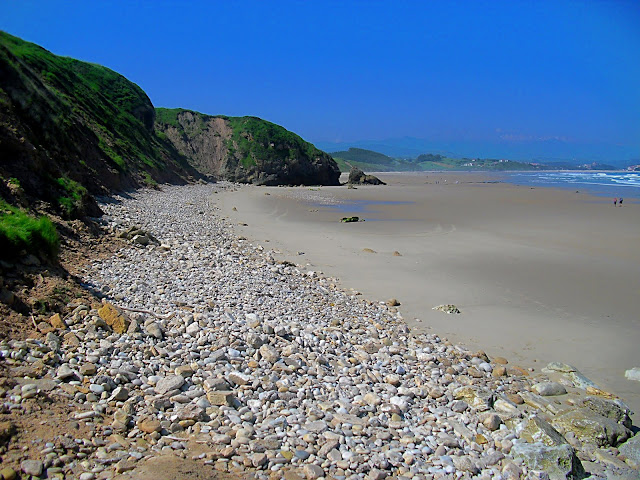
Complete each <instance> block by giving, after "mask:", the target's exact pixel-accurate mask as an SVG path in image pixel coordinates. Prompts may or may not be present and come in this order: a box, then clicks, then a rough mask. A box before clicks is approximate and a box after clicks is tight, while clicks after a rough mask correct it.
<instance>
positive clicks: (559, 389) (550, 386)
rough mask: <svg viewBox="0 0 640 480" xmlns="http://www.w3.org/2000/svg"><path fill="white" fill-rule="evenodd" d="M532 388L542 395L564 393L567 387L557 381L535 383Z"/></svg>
mask: <svg viewBox="0 0 640 480" xmlns="http://www.w3.org/2000/svg"><path fill="white" fill-rule="evenodd" d="M532 388H533V390H534V391H535V392H536V393H537V394H538V395H540V396H542V397H550V396H556V395H565V394H566V393H567V389H566V388H564V386H563V385H561V384H559V383H557V382H543V383H536V384H535V385H534V386H533V387H532Z"/></svg>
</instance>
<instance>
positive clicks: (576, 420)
mask: <svg viewBox="0 0 640 480" xmlns="http://www.w3.org/2000/svg"><path fill="white" fill-rule="evenodd" d="M551 424H552V425H553V426H554V427H555V428H556V429H558V430H559V431H560V432H563V433H564V434H566V433H567V432H573V433H574V434H575V436H576V437H577V438H578V439H580V441H582V442H584V443H593V444H594V445H596V446H598V447H610V446H611V447H615V446H617V445H618V444H620V443H622V442H624V441H626V440H627V439H628V438H629V437H631V430H629V429H628V428H627V427H625V426H624V425H621V424H620V423H618V422H616V421H615V420H612V419H611V418H607V417H604V416H602V415H600V414H598V413H596V412H594V411H593V410H591V409H589V408H584V407H583V408H576V409H574V410H569V411H568V412H566V413H563V414H561V415H558V416H556V417H555V418H554V419H553V420H552V421H551Z"/></svg>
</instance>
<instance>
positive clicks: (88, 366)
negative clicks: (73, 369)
mask: <svg viewBox="0 0 640 480" xmlns="http://www.w3.org/2000/svg"><path fill="white" fill-rule="evenodd" d="M97 371H98V367H96V366H95V364H93V363H85V364H83V365H82V366H81V367H80V373H81V374H82V375H95V374H96V373H97Z"/></svg>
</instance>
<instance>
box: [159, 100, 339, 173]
mask: <svg viewBox="0 0 640 480" xmlns="http://www.w3.org/2000/svg"><path fill="white" fill-rule="evenodd" d="M157 113H158V115H157V117H156V129H157V130H158V132H161V135H163V136H165V137H166V138H167V140H168V141H169V142H171V144H172V145H173V146H175V148H176V149H177V150H178V151H179V152H180V153H181V154H182V155H184V157H185V158H186V159H187V160H188V162H189V163H190V164H191V165H192V166H193V167H195V168H196V169H198V171H200V172H202V173H203V174H206V175H210V176H212V177H213V178H215V179H217V180H229V181H233V182H241V183H254V184H257V185H338V184H339V182H338V179H339V177H340V170H339V169H338V165H337V164H336V163H335V161H334V160H333V158H331V156H330V155H328V154H327V153H325V152H322V151H321V150H318V149H317V148H315V147H314V146H313V145H312V144H310V143H308V142H305V141H304V140H303V139H302V138H300V137H299V136H298V135H296V134H294V133H292V132H289V131H288V130H286V129H285V128H283V127H281V126H279V125H276V124H273V123H271V122H267V121H266V120H262V119H260V118H257V117H225V116H210V115H205V114H202V113H198V112H192V111H189V110H182V109H172V110H169V109H166V108H158V109H157Z"/></svg>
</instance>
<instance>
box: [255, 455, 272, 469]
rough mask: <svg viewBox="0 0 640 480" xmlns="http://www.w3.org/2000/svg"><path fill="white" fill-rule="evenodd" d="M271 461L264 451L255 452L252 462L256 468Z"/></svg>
mask: <svg viewBox="0 0 640 480" xmlns="http://www.w3.org/2000/svg"><path fill="white" fill-rule="evenodd" d="M267 463H269V459H268V458H267V456H266V455H265V454H264V453H255V454H253V455H252V456H251V464H252V465H253V466H254V467H255V468H260V467H263V466H265V465H266V464H267Z"/></svg>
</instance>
